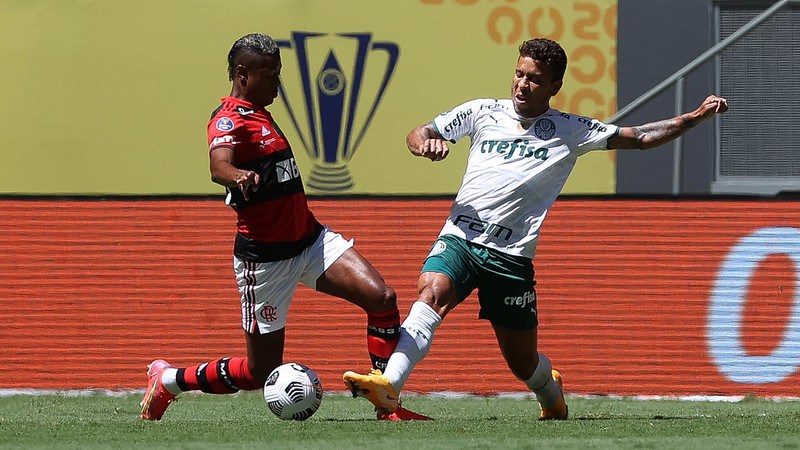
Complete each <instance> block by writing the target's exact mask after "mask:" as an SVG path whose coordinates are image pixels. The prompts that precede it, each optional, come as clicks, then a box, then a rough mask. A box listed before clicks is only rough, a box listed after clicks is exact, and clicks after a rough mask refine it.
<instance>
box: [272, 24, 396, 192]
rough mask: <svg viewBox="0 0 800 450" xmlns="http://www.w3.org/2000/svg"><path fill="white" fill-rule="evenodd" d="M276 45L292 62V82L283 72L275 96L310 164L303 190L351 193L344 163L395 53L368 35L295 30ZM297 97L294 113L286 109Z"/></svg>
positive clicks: (365, 125)
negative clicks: (288, 53) (294, 64)
mask: <svg viewBox="0 0 800 450" xmlns="http://www.w3.org/2000/svg"><path fill="white" fill-rule="evenodd" d="M278 45H279V46H280V47H281V48H282V49H289V50H292V52H293V53H294V55H295V57H296V61H297V73H298V78H297V79H295V80H292V79H291V78H290V77H287V75H286V73H285V71H284V75H283V80H282V85H281V87H280V90H279V92H280V96H281V98H282V99H283V102H284V105H286V109H287V111H288V113H289V118H290V120H291V122H292V125H293V126H294V127H295V130H297V134H298V135H299V136H300V141H301V143H302V144H303V146H304V147H305V149H306V152H307V153H308V156H309V157H310V158H311V161H312V168H311V174H310V177H309V179H308V181H307V186H308V187H310V188H312V189H315V190H318V191H322V192H331V193H332V192H341V191H346V190H348V189H351V188H352V187H353V186H354V185H355V182H354V181H353V177H352V175H351V174H350V168H349V163H350V160H351V159H352V158H353V154H355V151H356V149H357V148H358V146H359V144H360V143H361V140H362V139H363V138H364V135H365V134H366V132H367V129H368V128H369V125H370V123H371V121H372V119H373V117H374V116H375V112H376V111H377V109H378V105H379V104H380V102H381V99H382V98H383V96H384V94H385V93H386V88H387V86H388V85H389V81H390V79H391V77H392V73H394V70H395V67H396V65H397V60H398V58H399V56H400V48H399V47H398V45H397V44H395V43H392V42H376V41H373V40H372V33H340V34H328V33H309V32H299V31H296V32H292V35H291V39H290V40H287V41H278ZM281 53H285V50H282V52H281ZM284 61H286V57H285V56H284ZM297 95H302V99H300V101H299V103H300V104H302V107H301V108H299V109H295V108H294V107H293V106H292V105H293V104H296V103H295V102H294V101H293V100H297V99H296V98H294V97H293V96H297Z"/></svg>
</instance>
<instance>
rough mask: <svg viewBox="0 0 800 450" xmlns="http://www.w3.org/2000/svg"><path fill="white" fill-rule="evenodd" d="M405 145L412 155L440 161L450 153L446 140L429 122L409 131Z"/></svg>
mask: <svg viewBox="0 0 800 450" xmlns="http://www.w3.org/2000/svg"><path fill="white" fill-rule="evenodd" d="M406 146H407V147H408V150H409V151H411V153H413V154H414V155H416V156H422V157H423V158H428V159H430V160H431V161H441V160H443V159H445V158H447V155H448V154H449V153H450V147H448V146H447V141H445V140H444V138H443V137H442V136H441V135H440V134H439V133H438V132H437V131H436V130H435V129H434V128H433V127H432V126H431V124H429V123H428V124H425V125H420V126H418V127H416V128H414V129H413V130H411V131H409V133H408V136H406Z"/></svg>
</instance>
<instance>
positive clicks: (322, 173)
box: [308, 164, 355, 192]
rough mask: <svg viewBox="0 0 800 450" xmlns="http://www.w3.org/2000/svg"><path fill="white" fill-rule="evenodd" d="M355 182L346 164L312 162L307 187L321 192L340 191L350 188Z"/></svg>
mask: <svg viewBox="0 0 800 450" xmlns="http://www.w3.org/2000/svg"><path fill="white" fill-rule="evenodd" d="M354 185H355V183H354V182H353V177H352V175H350V169H349V168H348V167H347V165H346V164H326V165H320V164H314V165H313V166H312V167H311V175H310V176H309V179H308V187H309V188H311V189H314V190H317V191H321V192H341V191H346V190H348V189H351V188H352V187H353V186H354Z"/></svg>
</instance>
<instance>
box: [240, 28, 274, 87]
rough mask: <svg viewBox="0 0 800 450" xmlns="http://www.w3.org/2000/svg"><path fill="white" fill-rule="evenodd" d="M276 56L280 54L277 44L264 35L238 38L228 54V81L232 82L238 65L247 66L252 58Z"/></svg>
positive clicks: (255, 34) (254, 34) (256, 34)
mask: <svg viewBox="0 0 800 450" xmlns="http://www.w3.org/2000/svg"><path fill="white" fill-rule="evenodd" d="M278 54H280V49H279V48H278V43H277V42H275V40H274V39H272V38H271V37H269V36H267V35H266V34H260V33H251V34H248V35H246V36H242V37H240V38H239V39H237V40H236V42H234V43H233V47H231V51H229V52H228V79H229V80H231V81H233V78H234V76H235V75H236V66H237V65H238V64H241V63H244V64H245V65H247V64H248V63H251V62H252V61H253V59H254V58H261V57H263V56H267V55H278Z"/></svg>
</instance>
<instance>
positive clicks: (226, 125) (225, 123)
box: [216, 117, 233, 131]
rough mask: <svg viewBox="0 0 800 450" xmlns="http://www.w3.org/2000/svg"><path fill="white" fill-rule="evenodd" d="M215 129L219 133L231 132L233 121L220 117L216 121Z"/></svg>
mask: <svg viewBox="0 0 800 450" xmlns="http://www.w3.org/2000/svg"><path fill="white" fill-rule="evenodd" d="M216 127H217V129H218V130H219V131H231V130H232V129H233V120H231V119H230V117H220V118H219V119H217V123H216Z"/></svg>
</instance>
